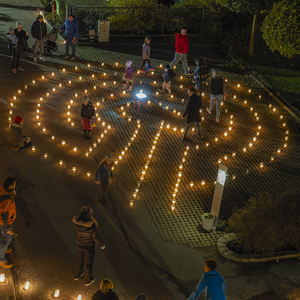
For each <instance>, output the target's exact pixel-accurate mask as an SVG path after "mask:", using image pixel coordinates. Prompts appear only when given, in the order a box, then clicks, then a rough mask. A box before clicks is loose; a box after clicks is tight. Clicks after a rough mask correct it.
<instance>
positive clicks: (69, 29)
mask: <svg viewBox="0 0 300 300" xmlns="http://www.w3.org/2000/svg"><path fill="white" fill-rule="evenodd" d="M63 30H65V36H66V44H65V49H66V55H65V57H64V59H68V58H69V46H70V45H71V48H72V58H71V61H73V60H75V59H76V57H75V51H76V49H75V45H76V43H77V42H78V37H79V25H78V21H77V19H76V18H75V17H74V16H73V15H69V16H68V18H67V19H66V21H65V23H64V24H63V25H62V26H61V27H60V28H59V29H58V31H59V32H61V31H63Z"/></svg>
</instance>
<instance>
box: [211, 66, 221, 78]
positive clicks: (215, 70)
mask: <svg viewBox="0 0 300 300" xmlns="http://www.w3.org/2000/svg"><path fill="white" fill-rule="evenodd" d="M211 72H212V77H218V76H220V70H219V69H218V68H213V69H211Z"/></svg>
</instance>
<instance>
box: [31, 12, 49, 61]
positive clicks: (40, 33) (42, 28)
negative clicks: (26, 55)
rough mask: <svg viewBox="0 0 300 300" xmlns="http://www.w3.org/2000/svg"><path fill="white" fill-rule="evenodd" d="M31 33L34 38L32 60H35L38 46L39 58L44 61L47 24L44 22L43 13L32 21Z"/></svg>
mask: <svg viewBox="0 0 300 300" xmlns="http://www.w3.org/2000/svg"><path fill="white" fill-rule="evenodd" d="M31 35H32V37H33V38H34V48H33V55H34V58H33V61H34V62H37V50H38V48H40V54H41V60H42V61H46V59H45V58H44V43H45V39H46V36H47V26H46V23H45V22H44V17H43V15H38V16H37V18H36V20H35V21H34V22H33V23H32V25H31Z"/></svg>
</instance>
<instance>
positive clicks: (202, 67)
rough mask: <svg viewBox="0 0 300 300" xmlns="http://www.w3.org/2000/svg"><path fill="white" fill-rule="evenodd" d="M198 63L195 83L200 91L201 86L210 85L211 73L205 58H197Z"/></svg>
mask: <svg viewBox="0 0 300 300" xmlns="http://www.w3.org/2000/svg"><path fill="white" fill-rule="evenodd" d="M195 63H196V66H197V68H196V70H195V72H194V81H193V82H194V83H195V89H196V90H200V89H201V85H202V84H205V85H208V84H209V82H210V72H209V68H208V67H207V65H206V61H205V58H204V57H200V58H198V57H196V58H195Z"/></svg>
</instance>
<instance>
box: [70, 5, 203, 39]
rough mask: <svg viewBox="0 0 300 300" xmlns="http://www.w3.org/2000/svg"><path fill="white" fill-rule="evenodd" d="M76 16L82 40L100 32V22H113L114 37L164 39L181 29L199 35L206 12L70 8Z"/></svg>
mask: <svg viewBox="0 0 300 300" xmlns="http://www.w3.org/2000/svg"><path fill="white" fill-rule="evenodd" d="M70 13H72V14H73V15H74V16H76V18H77V20H78V22H79V27H80V36H81V37H84V36H87V35H88V30H90V29H94V30H95V31H96V32H98V20H109V21H111V25H110V28H111V30H110V32H111V33H112V34H123V35H135V34H147V33H151V34H152V35H153V34H157V35H164V34H168V33H172V34H173V33H174V31H176V30H178V29H180V27H181V26H184V27H187V29H188V30H189V33H193V34H199V33H203V30H204V10H203V9H201V8H197V7H193V8H190V9H188V10H187V9H185V10H182V9H178V8H175V9H172V8H165V7H87V6H79V5H74V6H68V7H67V14H70Z"/></svg>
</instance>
